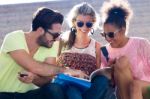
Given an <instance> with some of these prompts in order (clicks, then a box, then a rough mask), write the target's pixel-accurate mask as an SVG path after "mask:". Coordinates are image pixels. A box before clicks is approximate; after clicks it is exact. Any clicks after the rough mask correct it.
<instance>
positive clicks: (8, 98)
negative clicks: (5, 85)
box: [0, 92, 14, 99]
mask: <svg viewBox="0 0 150 99" xmlns="http://www.w3.org/2000/svg"><path fill="white" fill-rule="evenodd" d="M0 99H14V93H7V92H0Z"/></svg>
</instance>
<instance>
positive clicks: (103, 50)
mask: <svg viewBox="0 0 150 99" xmlns="http://www.w3.org/2000/svg"><path fill="white" fill-rule="evenodd" d="M101 51H102V53H103V55H104V56H105V58H106V60H107V62H108V61H109V54H108V51H107V49H106V46H102V47H101Z"/></svg>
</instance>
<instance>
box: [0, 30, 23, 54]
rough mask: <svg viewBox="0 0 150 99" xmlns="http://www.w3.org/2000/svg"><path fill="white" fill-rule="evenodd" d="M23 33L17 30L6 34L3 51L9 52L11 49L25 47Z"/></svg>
mask: <svg viewBox="0 0 150 99" xmlns="http://www.w3.org/2000/svg"><path fill="white" fill-rule="evenodd" d="M22 35H23V33H21V32H20V31H16V32H13V33H9V34H7V35H6V36H5V38H4V41H3V43H2V47H1V52H4V53H7V52H10V51H14V50H18V49H24V42H23V37H22Z"/></svg>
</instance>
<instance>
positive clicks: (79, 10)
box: [57, 3, 108, 99]
mask: <svg viewBox="0 0 150 99" xmlns="http://www.w3.org/2000/svg"><path fill="white" fill-rule="evenodd" d="M68 18H69V19H70V20H69V19H68V21H69V23H70V26H71V31H70V33H69V36H68V39H67V40H66V38H63V35H62V39H63V40H66V41H65V42H60V49H62V50H61V52H60V56H59V57H58V60H57V64H58V66H62V67H69V68H72V69H78V70H81V71H83V72H85V73H86V74H87V75H88V76H90V74H91V73H92V72H93V71H95V70H96V69H98V68H100V51H99V50H100V47H101V45H100V44H99V43H98V42H97V41H95V40H94V39H92V38H91V37H90V36H89V34H93V33H94V31H93V28H94V26H95V25H96V23H97V22H98V19H97V17H96V12H95V11H94V9H93V8H92V7H91V5H90V4H88V3H82V4H78V5H75V6H74V7H73V8H72V9H71V11H70V13H69V16H68ZM66 35H68V34H67V33H66V34H64V37H66ZM62 44H63V45H64V46H63V45H62ZM61 47H63V48H61ZM107 82H108V79H107V78H105V77H93V80H92V81H91V83H92V85H91V87H90V88H89V89H88V90H87V91H85V92H84V93H83V92H80V91H79V90H78V88H76V87H75V86H69V87H68V88H66V87H65V90H66V92H67V96H68V98H69V99H82V98H83V99H100V97H101V95H99V94H100V92H101V90H103V88H104V87H103V85H105V84H107ZM100 83H101V86H99V84H100ZM104 90H105V89H104ZM73 92H74V93H73ZM102 93H103V92H102Z"/></svg>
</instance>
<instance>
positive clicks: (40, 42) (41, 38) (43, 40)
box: [37, 35, 51, 48]
mask: <svg viewBox="0 0 150 99" xmlns="http://www.w3.org/2000/svg"><path fill="white" fill-rule="evenodd" d="M37 44H38V45H39V46H43V47H46V48H51V47H50V46H48V44H47V42H46V38H45V35H41V36H39V37H38V39H37Z"/></svg>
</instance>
